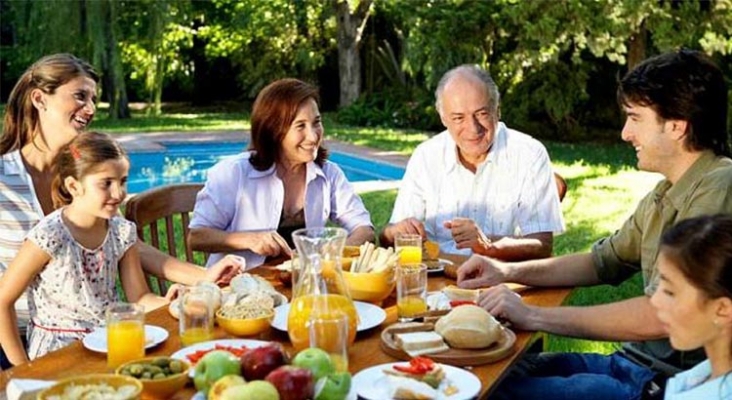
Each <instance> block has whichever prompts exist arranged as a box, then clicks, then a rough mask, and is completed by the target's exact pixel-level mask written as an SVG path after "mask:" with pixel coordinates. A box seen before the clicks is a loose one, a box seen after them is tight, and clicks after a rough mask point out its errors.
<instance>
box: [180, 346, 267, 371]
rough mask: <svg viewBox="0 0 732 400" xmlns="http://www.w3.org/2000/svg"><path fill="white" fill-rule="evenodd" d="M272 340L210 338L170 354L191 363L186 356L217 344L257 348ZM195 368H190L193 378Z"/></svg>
mask: <svg viewBox="0 0 732 400" xmlns="http://www.w3.org/2000/svg"><path fill="white" fill-rule="evenodd" d="M270 343H271V342H265V341H263V340H249V339H221V340H209V341H208V342H201V343H196V344H193V345H190V346H188V347H184V348H182V349H180V350H178V351H176V352H175V353H173V354H171V355H170V358H174V359H176V360H182V361H185V362H187V363H190V362H191V361H190V360H188V357H186V356H187V355H189V354H193V353H195V352H197V351H199V350H209V349H213V348H214V347H216V345H220V346H228V347H243V346H246V347H249V348H255V347H262V346H266V345H268V344H270ZM194 372H195V371H194V368H191V369H190V372H189V373H188V375H190V377H191V378H193V374H194Z"/></svg>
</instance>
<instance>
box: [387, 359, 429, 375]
mask: <svg viewBox="0 0 732 400" xmlns="http://www.w3.org/2000/svg"><path fill="white" fill-rule="evenodd" d="M434 368H435V362H434V361H432V359H430V358H427V357H414V358H413V359H411V360H409V365H395V366H394V369H395V370H397V371H399V372H404V373H407V374H411V375H424V374H426V373H428V372H430V371H432V370H433V369H434Z"/></svg>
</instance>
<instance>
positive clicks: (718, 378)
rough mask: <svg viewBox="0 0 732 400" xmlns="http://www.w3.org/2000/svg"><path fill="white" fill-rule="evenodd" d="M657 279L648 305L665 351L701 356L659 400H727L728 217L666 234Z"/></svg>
mask: <svg viewBox="0 0 732 400" xmlns="http://www.w3.org/2000/svg"><path fill="white" fill-rule="evenodd" d="M658 273H659V275H660V285H659V287H658V290H656V292H655V294H654V295H653V297H652V298H651V304H652V305H653V306H654V307H655V309H656V311H657V313H658V318H659V319H660V320H661V322H662V324H663V325H664V327H665V329H666V330H667V331H668V334H669V339H670V341H671V345H672V346H673V347H674V348H675V349H677V350H694V349H697V348H700V347H702V348H704V351H705V353H706V355H707V360H706V361H703V362H701V363H700V364H698V365H697V366H695V367H693V368H692V369H690V370H687V371H684V372H681V373H679V374H677V375H675V376H674V377H672V378H671V379H669V381H668V384H667V385H666V394H665V396H666V397H665V398H666V399H667V400H669V399H672V400H683V399H732V378H730V377H729V373H730V372H732V216H730V215H728V214H719V215H715V216H703V217H697V218H692V219H687V220H684V221H681V222H680V223H678V224H677V225H676V226H674V227H673V228H671V229H670V230H668V231H667V232H666V233H665V234H664V235H663V237H662V239H661V248H660V253H659V256H658Z"/></svg>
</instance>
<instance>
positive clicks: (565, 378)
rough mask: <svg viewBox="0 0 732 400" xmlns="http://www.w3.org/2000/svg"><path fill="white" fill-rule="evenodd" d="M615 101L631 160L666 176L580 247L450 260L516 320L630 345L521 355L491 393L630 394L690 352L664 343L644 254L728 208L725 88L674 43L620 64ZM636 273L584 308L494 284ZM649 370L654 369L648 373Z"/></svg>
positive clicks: (649, 260) (575, 281)
mask: <svg viewBox="0 0 732 400" xmlns="http://www.w3.org/2000/svg"><path fill="white" fill-rule="evenodd" d="M618 99H619V101H620V103H621V105H622V107H623V109H624V111H625V113H626V115H627V119H626V122H625V126H624V127H623V131H622V138H623V140H625V141H626V142H629V143H631V144H632V145H633V147H634V148H635V150H636V155H637V157H638V168H639V169H641V170H644V171H652V172H658V173H661V174H662V175H663V176H664V178H665V179H664V180H663V181H661V182H660V183H659V184H658V185H657V186H656V187H655V189H654V190H653V191H652V192H650V193H649V194H648V195H646V197H645V198H644V199H643V200H641V202H640V204H639V205H638V207H637V209H636V211H635V212H634V213H633V215H632V216H631V217H630V218H629V219H628V220H627V221H626V222H625V224H623V226H622V227H621V228H620V229H619V230H618V231H617V232H615V233H614V234H613V235H611V236H609V237H607V238H604V239H602V240H600V241H598V242H597V243H595V245H594V246H593V248H592V251H591V252H590V253H583V254H572V255H566V256H561V257H553V258H549V259H541V260H533V261H525V262H519V263H505V262H499V261H496V260H492V259H489V258H486V257H482V256H474V257H472V258H471V259H470V260H469V261H468V262H466V263H465V264H464V265H463V266H461V267H460V269H459V270H458V282H459V285H460V286H461V287H466V288H475V287H485V286H491V288H490V289H488V290H486V291H485V292H483V294H482V295H481V297H480V299H479V304H480V305H481V306H482V307H484V308H485V309H487V310H488V311H489V312H491V313H492V314H493V315H495V316H498V317H502V318H505V319H507V320H509V321H510V322H511V324H512V325H513V326H514V327H515V328H517V329H521V330H531V331H544V332H550V333H554V334H559V335H565V336H572V337H579V338H586V339H591V340H612V341H628V342H631V343H626V345H625V346H624V348H623V350H622V351H620V352H618V353H615V354H613V355H610V356H603V355H599V354H581V353H573V354H563V353H559V354H539V355H530V356H527V357H525V359H524V360H522V362H521V363H520V364H519V366H518V368H515V369H514V370H513V371H512V373H511V374H510V375H509V377H508V378H507V379H506V380H505V381H504V382H503V383H502V384H501V385H500V386H499V387H498V388H497V390H496V392H495V398H510V399H521V398H541V399H554V398H557V399H573V398H576V399H586V398H592V399H598V398H641V396H647V395H648V393H649V391H651V389H655V387H654V385H655V384H656V382H655V381H658V382H663V381H664V379H663V375H668V374H673V373H675V372H677V371H678V370H679V369H687V368H689V367H691V366H693V365H694V364H695V363H697V362H699V361H701V357H700V356H699V355H700V354H701V355H702V356H703V353H700V352H691V353H681V352H677V351H674V350H673V349H672V348H671V347H670V345H669V343H668V340H667V337H668V334H667V333H666V332H665V330H664V328H663V326H662V324H661V322H660V321H659V320H658V318H657V316H656V312H655V311H654V309H653V307H652V306H651V304H650V296H651V295H652V294H653V292H654V291H655V290H656V288H657V285H658V272H657V270H656V267H655V263H656V258H657V256H658V245H659V240H660V237H661V235H662V233H663V232H664V231H665V230H667V229H668V228H670V227H671V226H672V225H674V224H675V223H677V222H679V221H681V220H683V219H687V218H691V217H695V216H698V215H703V214H715V213H720V212H722V213H732V160H730V158H729V156H730V149H729V138H728V135H727V126H726V125H727V104H728V103H727V86H726V84H725V81H724V77H723V75H722V72H721V71H720V70H719V68H718V67H717V66H715V65H714V64H713V63H712V62H711V61H710V60H709V59H707V58H706V57H705V56H703V55H702V54H700V53H698V52H693V51H688V50H680V51H677V52H672V53H667V54H663V55H660V56H657V57H654V58H651V59H648V60H646V61H645V62H643V63H642V64H640V65H638V66H637V67H636V68H635V69H633V70H632V71H630V72H629V73H628V74H627V75H626V76H625V77H624V78H623V80H622V81H621V83H620V88H619V89H618ZM638 271H641V272H642V274H643V283H644V287H645V293H644V294H643V295H640V294H639V296H638V297H634V298H630V299H627V300H623V301H618V302H614V303H609V304H603V305H596V306H587V307H536V306H530V305H527V304H524V303H523V302H522V301H521V298H520V297H518V296H516V295H515V294H514V293H513V292H511V291H510V290H509V289H507V288H506V287H505V285H499V284H500V283H504V282H517V283H521V284H525V285H530V286H591V285H598V284H603V283H610V284H614V285H617V284H619V283H621V282H623V281H625V280H626V279H628V278H630V277H631V276H632V275H633V274H634V273H636V272H638ZM654 376H658V377H660V378H661V379H654V380H653V381H652V379H653V378H654ZM492 398H493V397H492Z"/></svg>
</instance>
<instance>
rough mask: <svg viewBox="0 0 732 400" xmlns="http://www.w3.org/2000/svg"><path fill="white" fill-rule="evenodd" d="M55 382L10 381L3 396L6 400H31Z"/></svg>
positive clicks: (33, 380) (35, 380) (36, 380)
mask: <svg viewBox="0 0 732 400" xmlns="http://www.w3.org/2000/svg"><path fill="white" fill-rule="evenodd" d="M55 383H56V381H42V380H38V379H11V380H10V381H9V382H8V387H7V388H5V394H6V395H7V396H8V400H32V399H35V398H36V395H37V394H38V392H40V391H41V390H43V389H45V388H47V387H50V386H53V385H54V384H55Z"/></svg>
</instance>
